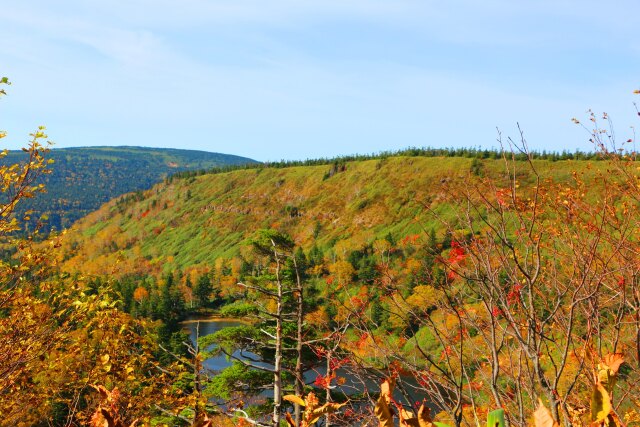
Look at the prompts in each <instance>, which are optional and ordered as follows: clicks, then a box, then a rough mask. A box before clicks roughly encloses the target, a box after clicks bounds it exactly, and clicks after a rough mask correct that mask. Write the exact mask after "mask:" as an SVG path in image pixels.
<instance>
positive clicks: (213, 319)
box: [180, 314, 253, 325]
mask: <svg viewBox="0 0 640 427" xmlns="http://www.w3.org/2000/svg"><path fill="white" fill-rule="evenodd" d="M197 322H238V323H242V324H245V325H252V324H253V322H252V321H251V320H249V319H246V318H241V317H223V316H216V315H215V314H214V315H211V316H208V317H202V318H197V319H188V320H183V321H182V322H180V324H181V325H188V324H190V323H197Z"/></svg>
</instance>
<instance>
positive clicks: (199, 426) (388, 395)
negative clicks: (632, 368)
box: [91, 353, 640, 427]
mask: <svg viewBox="0 0 640 427" xmlns="http://www.w3.org/2000/svg"><path fill="white" fill-rule="evenodd" d="M623 363H624V356H623V355H622V354H621V353H613V354H609V355H607V356H606V357H604V359H603V360H602V361H601V363H599V364H598V367H597V370H596V371H595V372H594V384H593V393H592V396H591V412H590V413H589V414H588V415H587V414H586V411H582V412H580V411H574V413H573V414H572V415H573V416H572V419H571V420H566V421H568V424H570V425H573V426H578V427H585V426H590V427H605V426H606V427H617V426H620V427H625V423H624V422H623V421H622V419H626V420H629V421H640V418H638V415H637V414H636V413H635V411H633V412H631V413H627V414H625V415H624V416H623V417H622V419H621V417H620V416H619V414H618V413H617V412H616V410H615V409H614V406H613V391H614V386H615V384H616V380H617V378H618V373H619V370H620V366H621V365H622V364H623ZM395 383H396V380H395V378H388V379H385V380H384V381H383V382H382V384H381V386H380V396H379V398H378V400H377V402H376V405H375V408H374V414H375V416H376V418H377V419H378V422H379V426H380V427H395V425H396V424H395V421H396V419H397V420H398V422H399V426H400V427H449V426H448V425H447V424H445V423H442V422H438V421H434V420H433V418H432V417H431V409H430V408H429V407H428V406H427V405H426V403H425V402H422V403H421V404H420V406H419V408H418V410H417V411H410V410H407V409H406V408H404V407H403V406H402V405H401V404H399V403H398V402H396V400H395V399H394V397H393V391H394V387H395ZM93 388H94V389H95V390H97V391H98V393H99V394H100V399H101V402H100V404H99V405H98V407H97V409H96V412H95V413H94V414H93V416H92V417H91V426H92V427H135V426H136V425H137V420H136V421H133V422H132V423H131V424H129V425H127V424H125V423H124V422H123V421H122V419H121V417H120V415H119V413H118V412H119V408H118V407H119V404H118V399H119V392H118V389H117V388H115V389H113V390H112V391H108V390H107V389H106V388H104V387H103V386H93ZM283 399H284V400H286V401H288V402H291V403H294V404H297V405H300V406H301V407H302V408H304V412H303V413H302V419H301V421H300V422H299V423H296V421H294V419H293V417H292V416H291V413H290V412H286V413H285V419H286V422H287V426H289V427H311V426H313V425H315V424H316V423H317V422H318V421H319V420H320V418H321V417H323V416H325V415H328V414H332V413H335V412H337V411H338V410H340V408H342V407H343V406H345V405H346V403H330V402H329V403H325V404H323V405H321V404H320V402H319V400H318V398H317V397H316V395H315V394H314V393H313V392H310V393H309V394H307V396H306V397H304V398H303V397H301V396H296V395H286V396H284V397H283ZM240 412H242V411H240ZM475 419H476V424H477V425H479V421H478V420H479V416H478V414H475ZM507 420H508V414H506V413H505V411H504V409H497V410H495V411H492V412H490V413H489V414H487V427H505V426H506V423H507ZM533 423H534V426H535V427H559V426H560V422H559V420H557V419H555V418H554V417H553V415H552V414H551V411H550V410H549V409H548V408H547V407H546V406H545V405H544V403H543V402H542V399H540V400H539V403H538V408H537V409H536V411H535V412H534V413H533ZM190 425H191V426H192V427H214V426H215V425H217V424H213V421H212V419H210V418H209V417H208V416H207V415H206V414H205V413H204V412H202V413H200V414H199V415H198V416H197V417H196V418H195V419H194V420H193V421H192V422H191V423H190ZM237 425H239V426H248V425H258V426H266V424H262V423H259V422H257V421H254V420H251V419H249V418H248V416H247V417H241V418H239V419H238V424H237Z"/></svg>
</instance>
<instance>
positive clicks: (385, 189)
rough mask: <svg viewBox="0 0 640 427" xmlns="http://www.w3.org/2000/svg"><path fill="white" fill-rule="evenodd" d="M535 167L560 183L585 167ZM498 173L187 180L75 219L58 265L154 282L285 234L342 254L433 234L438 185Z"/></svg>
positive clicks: (445, 160) (367, 172) (344, 169)
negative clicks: (273, 233) (268, 234)
mask: <svg viewBox="0 0 640 427" xmlns="http://www.w3.org/2000/svg"><path fill="white" fill-rule="evenodd" d="M535 164H536V167H538V168H540V169H541V170H543V171H545V173H549V174H551V175H553V176H555V177H557V178H558V179H561V180H565V179H568V178H569V177H570V176H571V172H572V171H573V170H574V169H576V168H577V169H581V170H582V169H586V168H587V167H590V166H589V165H591V164H592V163H589V162H587V161H548V160H537V161H535ZM594 164H596V165H597V164H598V163H597V162H595V163H594ZM502 167H503V161H502V160H498V159H490V158H488V159H484V160H479V159H471V158H464V157H408V156H396V157H388V158H382V159H372V160H363V161H352V162H343V163H337V162H336V163H330V164H321V165H317V166H295V167H282V168H281V167H278V168H273V167H259V168H255V169H248V170H237V171H231V172H226V173H216V174H205V175H200V176H189V175H187V176H185V177H184V178H176V179H171V180H169V181H167V182H163V183H161V184H158V185H156V186H155V187H153V188H152V189H151V190H149V191H145V192H142V193H136V194H129V195H125V196H123V197H119V198H116V199H114V200H112V201H110V202H109V203H108V204H106V205H104V206H103V207H102V208H101V209H100V210H98V211H96V212H93V213H91V214H90V215H88V216H87V217H86V218H83V219H82V220H81V221H79V222H78V223H77V225H76V226H75V227H74V228H73V230H72V231H71V233H69V235H68V236H67V238H66V240H65V247H68V248H69V252H68V255H67V257H68V258H69V259H68V260H67V262H66V265H67V266H68V267H69V268H70V269H71V270H75V269H80V270H81V271H82V272H86V273H91V274H97V273H99V272H102V271H105V270H104V269H105V268H106V267H107V266H111V265H114V264H115V263H116V261H118V262H119V268H118V269H117V272H118V274H128V273H134V272H135V273H151V272H153V273H154V274H157V275H159V274H162V273H166V272H169V271H172V270H175V269H184V268H186V267H191V266H198V265H204V266H207V265H213V264H214V263H215V262H216V260H218V259H220V258H233V257H236V256H239V255H240V254H241V252H242V250H243V246H245V245H246V240H247V239H248V238H250V237H251V236H252V235H253V233H254V232H255V231H256V230H258V229H261V228H274V229H277V230H280V231H283V232H286V233H288V234H290V235H291V236H292V237H293V238H294V239H295V241H296V243H297V244H298V245H300V246H301V247H303V248H306V249H308V248H311V247H312V246H314V245H316V246H318V247H321V248H324V249H333V248H334V247H336V245H338V247H340V248H341V249H339V250H341V251H351V250H355V249H358V248H360V247H363V246H366V245H369V244H372V243H373V242H374V241H376V240H379V239H385V238H386V239H390V240H393V241H397V240H400V239H402V238H404V237H406V236H408V235H412V234H416V233H425V232H430V231H431V230H433V231H434V232H435V233H436V234H437V235H438V236H442V235H443V234H444V228H443V224H442V222H441V221H440V220H439V219H438V218H437V216H436V215H435V214H442V215H445V216H447V215H451V214H452V212H451V207H450V206H449V205H448V204H446V203H445V202H444V201H443V200H440V199H439V196H438V195H439V194H440V192H441V189H442V187H443V185H444V184H446V183H447V182H449V181H450V180H452V179H457V178H460V177H462V176H466V175H467V174H470V173H471V174H475V175H494V174H496V173H497V172H499V171H500V168H502ZM531 179H532V174H531V173H530V172H528V171H523V172H522V173H521V177H520V181H521V184H522V185H524V186H526V185H531V184H532V182H531ZM426 206H430V207H431V208H430V209H432V210H433V212H429V210H428V209H426ZM71 248H73V250H71Z"/></svg>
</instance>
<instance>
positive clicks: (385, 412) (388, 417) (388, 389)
mask: <svg viewBox="0 0 640 427" xmlns="http://www.w3.org/2000/svg"><path fill="white" fill-rule="evenodd" d="M394 385H395V380H394V379H393V378H391V379H386V380H384V381H383V382H382V385H380V397H379V398H378V402H377V403H376V407H375V409H374V413H375V415H376V417H378V420H379V421H380V427H394V425H393V413H392V412H391V407H390V406H389V404H390V403H391V393H392V392H393V387H394Z"/></svg>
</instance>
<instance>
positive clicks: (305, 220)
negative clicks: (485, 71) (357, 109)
mask: <svg viewBox="0 0 640 427" xmlns="http://www.w3.org/2000/svg"><path fill="white" fill-rule="evenodd" d="M0 83H2V86H0V87H3V88H5V89H6V87H7V84H8V83H9V81H8V80H7V79H3V80H2V81H1V82H0ZM0 94H4V90H3V91H1V92H0ZM584 122H585V123H586V124H583V123H581V122H580V120H578V119H576V120H575V123H576V126H577V132H586V133H585V135H586V137H587V139H590V141H591V143H592V145H593V152H590V153H580V152H576V153H539V152H535V151H532V150H529V149H528V146H527V142H526V140H525V139H524V136H522V135H521V136H520V137H518V138H515V139H509V138H507V139H504V140H501V141H500V142H501V144H502V145H501V146H502V149H501V150H480V149H463V150H453V149H451V150H446V149H441V150H431V149H407V150H403V151H398V152H386V153H380V154H378V155H363V156H351V157H341V158H337V159H322V160H315V161H312V160H308V161H300V162H281V163H272V164H267V163H258V162H255V161H251V159H246V158H238V157H229V158H221V157H215V156H212V157H211V158H209V159H204V160H203V159H198V157H197V155H196V154H194V153H191V154H185V153H177V152H175V153H171V156H181V155H183V156H187V155H188V156H191V157H181V159H182V160H176V159H177V158H178V157H171V158H168V157H158V158H159V160H157V161H156V163H157V164H156V163H154V164H153V165H152V166H148V167H147V169H144V168H142V167H140V166H139V163H136V162H138V161H139V158H138V157H136V156H137V155H138V154H137V153H136V150H135V149H131V148H129V149H127V150H126V153H127V154H126V157H125V160H126V161H124V160H123V161H122V162H121V163H118V161H117V159H115V158H113V157H111V156H115V154H113V153H111V152H109V151H108V150H107V151H105V150H104V149H103V150H98V151H95V152H93V154H91V155H92V156H98V157H99V158H102V159H103V160H105V158H106V160H107V161H108V165H106V166H104V165H103V166H99V167H104V170H111V172H108V173H109V175H105V174H106V173H107V172H104V174H102V175H95V176H94V178H93V179H96V182H99V181H105V182H107V183H109V184H112V185H111V186H110V187H109V188H110V189H109V192H108V193H105V194H108V197H107V196H105V194H102V193H100V195H98V193H96V192H92V191H93V190H92V189H94V187H95V188H97V187H100V186H99V185H98V184H97V183H96V184H95V185H88V186H86V187H84V188H83V187H69V186H67V187H68V188H67V190H65V191H66V192H65V193H64V194H62V195H61V194H60V193H58V192H56V185H55V182H58V181H55V180H53V181H52V179H51V177H52V176H54V175H55V174H60V173H61V172H60V170H72V171H73V173H74V176H75V177H76V178H75V179H76V180H77V181H79V182H80V184H81V185H82V184H83V182H85V181H86V180H88V179H89V178H86V177H89V176H92V173H91V168H92V167H98V166H96V165H97V163H92V162H93V160H91V161H86V159H85V161H84V162H82V161H80V160H74V159H77V158H81V157H82V156H81V155H79V154H78V157H69V156H68V155H67V156H66V157H65V156H63V155H62V153H61V152H59V151H57V150H56V149H54V148H51V146H50V144H49V143H48V142H47V139H48V137H47V135H46V134H45V128H44V127H40V128H38V129H36V130H35V131H34V133H33V134H32V135H31V141H30V143H29V144H28V145H27V146H26V147H25V149H24V150H23V152H22V153H21V154H19V155H18V154H16V153H13V152H11V153H10V152H8V151H5V152H4V153H3V154H2V156H3V160H2V163H1V164H0V177H1V178H2V186H1V190H2V196H3V199H2V202H1V204H0V212H1V215H0V236H1V238H2V241H1V248H2V258H1V263H0V275H1V281H0V425H2V426H42V427H45V426H60V427H61V426H84V425H91V426H96V427H97V426H106V427H124V426H133V425H137V426H165V425H166V426H197V427H211V426H220V427H224V426H288V427H310V426H314V425H316V426H319V427H320V426H324V427H329V426H382V427H393V426H401V427H407V426H418V427H426V426H429V427H432V426H436V427H446V426H451V427H454V426H455V427H459V426H469V427H471V426H479V425H483V424H484V423H485V422H487V423H488V425H489V426H493V427H495V426H496V425H499V426H500V427H516V426H527V425H535V426H536V427H554V426H556V425H557V426H559V425H564V426H570V425H575V426H583V427H587V426H622V427H624V426H631V425H635V424H637V423H640V412H639V411H640V401H639V400H638V392H639V391H640V373H639V370H638V367H639V366H640V235H639V233H640V227H639V226H640V224H639V221H640V212H639V209H640V166H638V162H637V159H636V154H635V152H633V150H631V149H627V145H624V144H621V143H620V142H617V141H616V140H615V135H614V134H613V132H612V130H611V128H610V121H609V118H608V117H607V116H606V114H605V115H599V114H595V113H591V114H590V115H588V116H587V117H586V118H585V119H584ZM4 135H5V134H4V133H1V134H0V136H4ZM631 142H633V141H632V140H629V141H627V144H628V143H631ZM84 155H85V156H88V155H89V154H87V153H85V154H84ZM154 155H156V156H161V155H160V154H157V153H156V154H154ZM163 155H164V154H163ZM105 156H106V157H105ZM141 156H146V158H147V161H150V160H149V158H150V157H151V154H149V153H148V152H145V154H142V155H141ZM184 159H188V160H189V162H190V163H189V162H187V161H186V160H184ZM94 160H95V158H94ZM178 161H181V162H184V165H185V166H184V167H182V166H181V167H180V168H177V166H176V165H177V163H176V162H178ZM74 162H76V163H74ZM174 163H175V164H174ZM187 163H188V164H187ZM92 165H93V166H92ZM119 165H120V166H125V165H126V167H127V168H128V169H126V172H122V170H120V169H118V168H119V167H120V166H119ZM158 165H164V166H166V169H162V170H157V168H158V167H160V166H158ZM164 166H163V167H164ZM136 169H144V171H146V172H145V177H146V178H145V179H146V180H143V179H142V178H140V179H137V181H136V182H142V183H143V184H144V185H143V186H142V187H140V188H129V187H127V186H126V185H125V184H126V182H125V181H126V180H127V177H128V176H130V175H131V174H133V173H134V172H135V171H136ZM87 170H88V172H87ZM113 170H116V172H114V173H112V172H113ZM149 170H154V174H151V173H150V172H149ZM82 171H84V172H82ZM118 171H120V172H118ZM60 176H62V175H60ZM83 177H85V178H83ZM96 177H102V178H99V179H98V178H96ZM59 181H60V182H70V181H69V180H67V179H66V178H59ZM129 181H133V180H129ZM50 184H51V185H50ZM85 184H86V182H85ZM69 188H72V190H69ZM82 192H84V193H87V194H85V195H83V197H85V196H86V200H90V199H91V198H95V199H96V200H98V201H99V202H100V203H102V202H103V201H105V202H106V203H104V204H102V205H101V206H100V203H96V202H92V203H93V204H91V205H85V204H79V202H78V203H76V204H75V207H76V208H78V207H80V208H81V210H79V211H74V212H73V213H72V214H70V215H71V216H68V214H67V208H70V206H72V205H74V203H73V201H72V199H74V197H76V195H78V194H79V193H82ZM43 198H44V199H43ZM39 200H45V201H44V202H38V201H39ZM52 200H53V201H60V200H65V202H64V203H62V202H60V203H57V202H52ZM83 200H84V199H83ZM82 203H84V202H82ZM87 203H88V202H87ZM47 206H48V207H49V208H51V206H55V212H53V211H52V209H53V208H51V209H49V208H47ZM87 206H89V207H87ZM47 209H48V210H47ZM52 213H53V214H55V218H54V222H55V224H51V223H50V222H48V221H50V220H49V216H50V215H51V214H52ZM65 215H67V216H65ZM67 226H68V228H67ZM207 328H213V329H207ZM207 330H209V331H213V332H211V333H206V332H205V331H207ZM212 361H215V363H216V364H215V365H214V363H213V362H212Z"/></svg>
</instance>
